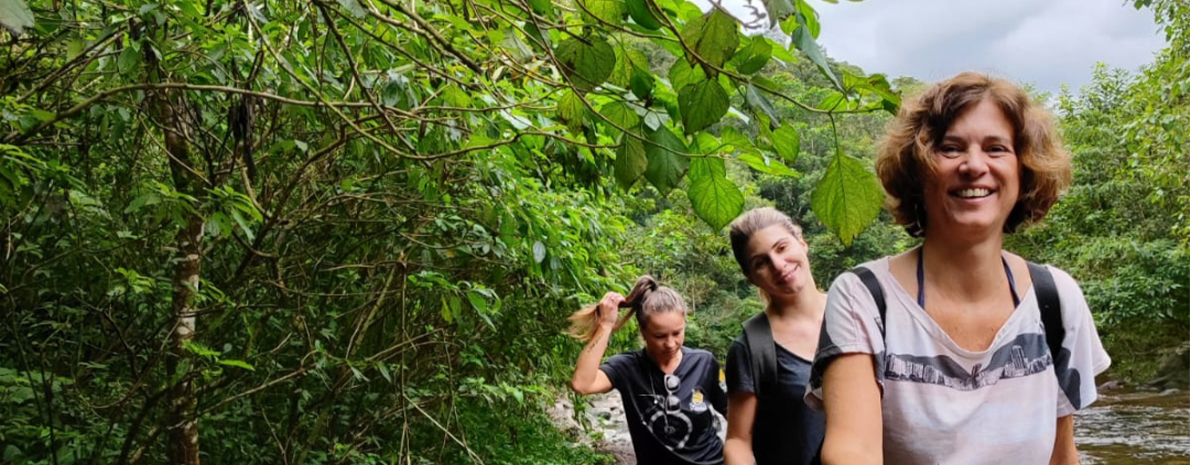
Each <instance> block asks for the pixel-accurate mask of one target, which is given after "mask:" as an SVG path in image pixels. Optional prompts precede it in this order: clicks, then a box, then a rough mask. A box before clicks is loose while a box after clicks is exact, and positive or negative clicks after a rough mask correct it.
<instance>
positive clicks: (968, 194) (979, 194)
mask: <svg viewBox="0 0 1190 465" xmlns="http://www.w3.org/2000/svg"><path fill="white" fill-rule="evenodd" d="M989 195H992V191H991V189H983V188H974V189H960V190H959V191H958V192H955V193H954V196H955V197H958V198H960V199H980V198H984V197H987V196H989Z"/></svg>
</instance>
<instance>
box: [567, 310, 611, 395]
mask: <svg viewBox="0 0 1190 465" xmlns="http://www.w3.org/2000/svg"><path fill="white" fill-rule="evenodd" d="M623 301H624V296H622V295H620V294H618V293H615V292H608V293H607V294H604V296H603V299H602V300H600V301H599V326H598V327H596V328H595V335H594V336H593V337H592V338H591V342H588V343H587V347H585V348H583V352H582V353H581V354H579V356H578V363H576V364H575V366H574V376H573V377H571V378H570V388H571V389H574V392H577V393H579V394H583V395H587V394H602V393H604V392H608V391H610V390H612V381H611V379H609V378H608V377H607V373H604V372H603V370H600V369H599V362H601V361H603V354H604V352H607V344H608V342H609V341H611V336H612V331H613V329H614V328H615V326H616V316H617V314H618V313H619V308H620V302H623Z"/></svg>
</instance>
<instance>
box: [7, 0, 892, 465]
mask: <svg viewBox="0 0 1190 465" xmlns="http://www.w3.org/2000/svg"><path fill="white" fill-rule="evenodd" d="M773 5H774V6H776V7H779V8H780V7H784V9H783V10H781V11H783V14H780V15H774V16H773V17H772V19H773V20H774V21H773V23H772V24H773V25H777V22H778V20H779V22H780V24H779V27H780V28H781V29H783V30H784V33H786V34H790V35H792V37H793V45H792V46H787V45H786V44H784V43H782V42H779V41H774V39H772V38H768V37H763V36H744V35H742V34H741V33H740V27H739V24H738V23H737V22H736V21H735V20H734V19H732V18H730V17H728V16H727V15H726V14H725V13H724V12H723V11H721V10H717V9H716V10H712V12H710V13H707V14H704V13H703V12H702V11H700V10H699V9H698V8H697V7H696V6H694V5H693V4H690V3H687V2H685V1H682V0H631V1H627V2H624V1H620V0H580V1H575V2H549V1H540V0H514V1H507V0H499V1H497V0H454V1H436V2H435V1H432V2H424V1H418V2H408V1H394V0H340V1H338V2H326V1H314V2H294V1H260V2H243V1H238V0H236V1H219V0H214V1H207V2H203V1H198V0H181V1H176V2H162V3H147V2H141V1H114V2H112V1H101V2H93V1H82V2H57V1H53V2H51V1H34V2H30V3H29V7H31V8H29V9H25V8H24V2H22V1H20V0H3V3H2V4H0V7H2V8H0V23H3V24H4V25H5V26H6V27H7V28H8V32H7V33H5V35H4V37H5V39H6V42H5V45H4V46H5V48H6V54H5V55H4V57H3V66H0V69H2V70H3V71H2V74H0V87H2V88H3V89H4V92H3V98H2V99H0V116H2V117H3V121H4V124H5V127H4V130H3V131H0V144H2V145H0V148H2V150H3V152H2V153H3V155H2V159H0V201H2V206H0V218H3V221H4V224H3V227H2V240H0V244H2V245H3V247H2V249H3V250H4V253H3V254H2V257H0V260H2V261H0V295H3V302H4V304H3V307H2V308H3V312H2V315H3V320H4V324H3V326H2V328H3V329H0V418H3V420H2V421H3V426H2V427H0V443H2V444H4V450H3V451H0V453H3V454H4V455H3V459H2V460H3V461H5V462H11V463H75V462H90V463H143V462H149V463H162V462H171V463H199V461H200V459H201V458H202V457H206V458H207V460H208V461H214V462H215V463H225V462H226V463H343V462H351V463H356V462H403V463H411V462H414V461H416V462H420V463H433V462H439V461H448V462H454V461H468V460H470V461H491V462H497V463H521V462H524V461H526V460H527V461H531V462H541V463H544V462H549V461H554V462H555V463H558V462H559V461H560V462H561V463H573V462H584V461H590V460H595V459H593V458H592V457H586V456H584V458H579V457H575V456H574V454H579V456H583V454H589V452H583V451H582V450H573V451H572V450H570V449H569V448H568V447H567V446H566V445H565V443H564V441H560V440H557V438H552V439H550V436H549V435H545V436H542V435H541V433H540V430H542V429H543V428H545V422H544V420H543V419H542V415H541V409H540V407H539V406H540V403H541V402H542V401H543V400H545V399H547V398H548V397H549V396H550V394H549V393H548V392H547V387H548V386H549V385H550V381H551V380H557V379H560V378H562V377H564V376H566V374H567V372H568V362H569V361H570V360H572V359H573V356H574V354H575V353H576V352H577V349H578V348H577V347H575V344H573V343H572V342H570V341H567V340H566V339H565V338H564V336H562V335H561V329H562V326H563V325H564V323H565V318H564V316H565V315H566V314H567V313H568V312H569V311H570V310H571V309H574V308H576V307H578V305H579V303H580V302H581V301H585V300H589V299H591V298H593V297H594V295H595V294H598V293H601V292H603V291H604V290H606V289H611V288H622V286H623V285H624V284H626V283H629V282H631V278H632V276H633V275H635V274H637V273H638V268H636V267H635V266H634V265H633V264H632V263H630V261H629V260H625V259H624V255H623V254H622V253H621V252H622V250H623V249H624V248H625V244H626V242H628V239H630V237H629V236H628V235H627V234H628V233H629V232H630V230H631V231H635V229H634V228H635V226H633V223H632V222H631V220H630V219H629V218H628V216H627V215H628V214H630V213H632V212H634V211H639V210H638V207H637V206H636V204H637V203H639V202H640V201H638V200H636V199H635V198H634V196H633V195H632V194H633V193H636V192H642V191H647V192H652V193H653V194H650V195H656V196H657V198H673V197H672V196H669V194H670V193H671V192H672V191H675V190H676V189H682V190H683V192H684V193H685V194H686V198H685V199H682V201H685V202H689V204H690V205H691V206H692V212H693V214H694V215H695V216H696V217H698V218H700V219H701V220H702V221H703V222H704V223H705V224H708V225H710V226H712V227H714V228H719V227H721V226H722V225H724V224H725V223H726V222H727V221H729V220H730V219H731V218H733V217H734V216H735V215H736V214H738V212H739V211H740V209H741V208H742V207H743V202H744V196H743V192H742V191H741V190H740V188H739V187H738V186H737V184H736V183H735V182H734V181H732V179H731V178H729V177H728V176H727V170H728V169H729V168H730V169H732V170H740V169H743V170H754V171H760V172H767V173H774V174H777V175H784V176H794V175H796V174H797V173H795V172H794V171H792V170H791V169H790V168H789V167H788V166H787V165H788V164H789V163H791V162H793V161H795V159H796V157H797V154H798V152H799V145H800V144H799V133H798V131H797V130H795V129H794V128H793V127H791V126H790V125H789V124H788V123H784V122H783V121H782V120H781V118H780V117H779V115H778V114H777V113H776V112H777V111H778V110H777V108H779V105H796V106H798V107H800V108H802V109H803V110H804V111H806V112H809V113H813V114H820V115H825V116H826V117H832V116H833V115H844V114H849V113H869V112H873V111H886V110H895V108H896V105H897V102H898V101H899V98H898V96H897V95H896V94H894V93H892V92H891V91H890V90H889V86H888V83H887V81H886V80H885V79H884V78H883V77H881V76H872V77H867V76H863V75H862V74H858V73H854V72H844V71H841V70H834V69H832V68H831V67H830V66H829V64H828V63H827V62H826V60H825V57H824V56H823V55H822V53H821V51H820V50H819V49H818V46H817V45H816V43H815V42H814V37H815V36H816V35H817V33H818V28H819V25H818V23H817V19H816V14H815V13H814V11H813V9H811V8H810V7H809V6H808V5H807V4H806V3H805V2H804V1H803V0H794V1H789V0H779V1H775V2H773ZM774 37H777V36H774ZM645 45H647V46H648V47H650V50H651V51H650V53H651V55H652V56H649V57H646V56H645V54H644V53H643V52H642V47H644V46H645ZM658 58H660V60H656V63H654V62H653V61H654V60H655V59H658ZM799 60H805V61H806V62H807V63H810V64H811V66H813V68H811V69H814V72H815V73H818V76H821V77H819V79H825V80H826V81H827V82H828V83H829V91H828V95H827V97H829V98H827V99H826V100H827V101H825V102H820V101H817V100H815V101H802V100H798V99H796V98H794V97H792V96H791V95H790V94H789V93H788V92H787V90H786V89H785V88H784V87H783V86H782V85H781V84H779V83H775V82H772V81H770V80H767V79H766V78H764V77H763V76H761V75H759V74H758V73H759V72H760V71H761V70H763V69H766V68H771V67H774V66H784V65H783V63H793V62H797V61H799ZM733 108H734V110H733ZM729 113H730V114H731V116H727V115H728V114H729ZM725 119H726V120H727V121H730V124H729V125H724V124H723V123H720V121H721V120H725ZM833 145H834V146H836V147H838V146H839V144H838V143H837V142H836V143H834V144H833ZM831 160H832V161H831V163H832V165H831V166H832V168H831V169H828V170H827V172H826V175H825V176H823V181H822V182H821V183H819V184H818V192H820V194H818V195H819V196H820V197H821V198H822V199H823V200H822V203H821V205H816V207H815V208H816V210H817V211H818V212H820V213H821V214H822V216H823V217H824V221H825V223H826V224H827V225H829V226H830V227H831V229H832V230H833V231H835V232H836V233H837V234H838V235H839V236H840V237H841V238H843V239H844V240H846V241H849V240H850V239H851V238H852V237H853V236H854V235H855V234H856V233H858V232H859V231H860V230H861V229H862V228H863V227H864V226H865V225H866V224H867V223H868V222H870V221H871V219H872V218H873V217H874V216H875V212H876V209H877V208H878V205H879V199H878V189H876V188H875V187H874V182H873V181H872V179H873V178H872V176H871V174H870V173H868V172H866V171H864V170H863V169H862V167H861V168H859V169H857V166H860V165H858V163H859V162H858V161H857V160H856V159H854V158H852V157H850V156H848V155H846V154H844V153H843V152H842V151H840V150H836V151H835V152H834V153H833V155H832V158H831ZM832 173H834V174H832ZM844 174H845V175H846V176H844ZM856 174H858V175H860V177H859V178H858V181H856V180H855V179H856V178H855V176H856ZM641 178H643V179H644V181H641V180H640V179H641ZM844 182H847V183H850V185H849V186H848V187H849V188H848V189H846V190H844V189H842V187H843V185H844ZM646 183H647V184H646ZM626 194H627V195H626ZM857 195H858V196H857ZM620 338H621V343H624V342H627V341H629V340H631V339H632V336H631V335H630V334H628V333H627V332H626V333H625V334H624V335H623V336H620ZM494 425H495V426H494ZM522 440H524V441H526V442H527V446H526V447H525V448H524V449H523V450H520V449H517V447H516V444H518V443H519V441H522Z"/></svg>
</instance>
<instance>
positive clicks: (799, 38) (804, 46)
mask: <svg viewBox="0 0 1190 465" xmlns="http://www.w3.org/2000/svg"><path fill="white" fill-rule="evenodd" d="M790 37H791V38H792V39H793V45H795V46H797V49H798V50H801V51H802V53H803V54H805V55H806V58H809V59H810V61H811V62H813V63H814V65H815V66H817V67H818V70H819V71H821V72H822V75H823V76H826V78H827V79H829V80H830V81H831V84H834V85H835V88H836V89H839V90H843V84H842V83H840V82H839V78H837V77H835V73H834V72H833V71H831V67H830V65H829V64H828V63H827V62H826V57H825V56H823V54H822V48H820V47H819V46H818V42H816V41H815V40H814V37H813V36H812V35H810V31H809V28H807V27H806V26H804V25H802V26H799V27H798V28H797V29H794V30H793V32H792V33H791V34H790Z"/></svg>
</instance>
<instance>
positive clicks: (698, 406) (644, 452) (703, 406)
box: [600, 348, 727, 465]
mask: <svg viewBox="0 0 1190 465" xmlns="http://www.w3.org/2000/svg"><path fill="white" fill-rule="evenodd" d="M600 370H603V372H604V373H606V374H607V376H608V378H609V379H610V380H611V381H612V386H613V387H614V388H615V389H616V390H618V391H620V396H621V397H622V398H623V400H624V414H625V415H626V416H627V419H628V431H629V433H631V435H632V446H633V449H635V450H636V457H637V462H638V463H642V464H698V465H715V464H721V463H723V442H722V441H720V440H719V436H718V435H717V434H716V431H715V428H714V415H713V414H712V413H711V409H712V408H714V409H715V410H718V411H720V412H723V411H725V410H726V407H727V396H726V394H724V392H723V389H722V387H721V386H720V383H719V363H718V362H717V361H715V358H714V357H713V356H712V355H711V354H710V353H709V352H706V351H703V350H698V349H689V348H682V361H681V363H679V365H678V367H677V369H675V370H674V373H673V374H672V375H666V374H665V373H663V372H661V370H660V369H659V368H657V365H656V364H655V363H654V362H653V361H652V360H650V359H649V358H648V355H647V354H646V353H645V352H644V350H638V351H633V352H626V353H623V354H619V355H616V356H614V357H612V358H611V359H609V360H608V361H607V363H605V364H603V365H602V366H601V367H600ZM667 379H669V385H668V386H667ZM667 387H669V388H670V389H667Z"/></svg>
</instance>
